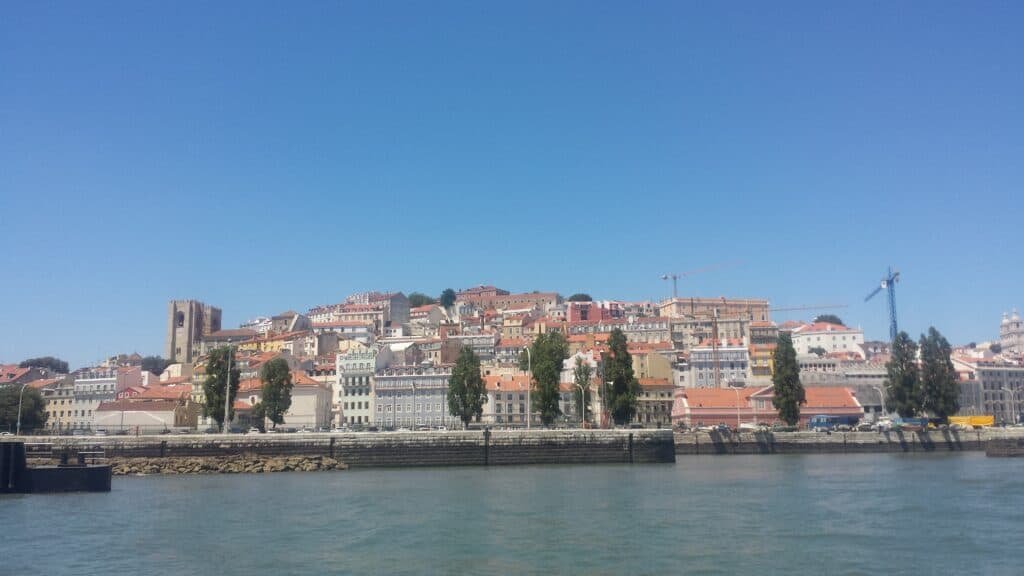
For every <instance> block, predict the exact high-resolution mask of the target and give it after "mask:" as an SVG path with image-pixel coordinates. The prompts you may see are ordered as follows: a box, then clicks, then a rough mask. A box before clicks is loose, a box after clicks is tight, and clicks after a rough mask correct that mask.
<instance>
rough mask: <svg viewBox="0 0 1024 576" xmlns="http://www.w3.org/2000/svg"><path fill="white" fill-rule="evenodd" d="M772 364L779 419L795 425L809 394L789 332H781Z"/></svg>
mask: <svg viewBox="0 0 1024 576" xmlns="http://www.w3.org/2000/svg"><path fill="white" fill-rule="evenodd" d="M772 364H773V369H772V405H773V406H775V409H776V410H778V411H779V420H782V421H783V422H785V423H786V424H787V425H789V426H795V425H796V423H797V422H799V421H800V405H801V404H804V403H806V402H807V396H806V393H805V392H804V385H803V384H801V383H800V365H799V364H797V361H796V350H795V349H794V348H793V337H792V336H791V335H790V333H789V332H783V333H781V334H779V341H778V345H777V346H776V347H775V353H774V357H773V358H772Z"/></svg>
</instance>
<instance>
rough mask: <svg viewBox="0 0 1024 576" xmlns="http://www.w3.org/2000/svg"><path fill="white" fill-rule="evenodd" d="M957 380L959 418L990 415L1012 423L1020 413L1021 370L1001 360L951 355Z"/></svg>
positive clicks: (1023, 401)
mask: <svg viewBox="0 0 1024 576" xmlns="http://www.w3.org/2000/svg"><path fill="white" fill-rule="evenodd" d="M951 359H952V360H953V367H954V368H956V371H957V375H958V377H959V380H960V414H961V415H974V414H991V415H993V416H995V419H996V422H1005V423H1008V424H1010V423H1016V422H1019V421H1020V415H1021V414H1022V413H1024V366H1021V365H1019V364H1017V363H1013V362H1008V361H1006V360H1004V359H1002V358H998V357H997V358H967V357H964V356H961V355H953V356H952V357H951Z"/></svg>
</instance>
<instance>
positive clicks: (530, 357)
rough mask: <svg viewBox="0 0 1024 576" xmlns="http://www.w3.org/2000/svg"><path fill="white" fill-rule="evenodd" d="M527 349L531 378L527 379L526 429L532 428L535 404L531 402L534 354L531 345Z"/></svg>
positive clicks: (527, 365) (528, 368)
mask: <svg viewBox="0 0 1024 576" xmlns="http://www.w3.org/2000/svg"><path fill="white" fill-rule="evenodd" d="M525 350H526V371H527V372H528V373H529V374H530V378H529V379H528V380H527V381H526V429H527V430H529V429H530V420H532V418H530V416H531V411H532V410H533V404H532V403H530V390H532V389H533V355H532V354H531V353H530V347H529V346H527V347H526V348H525Z"/></svg>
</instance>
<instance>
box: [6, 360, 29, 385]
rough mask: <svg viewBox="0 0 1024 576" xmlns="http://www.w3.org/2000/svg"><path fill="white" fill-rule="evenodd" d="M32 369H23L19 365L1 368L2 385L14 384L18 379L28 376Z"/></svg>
mask: <svg viewBox="0 0 1024 576" xmlns="http://www.w3.org/2000/svg"><path fill="white" fill-rule="evenodd" d="M31 369H32V368H31V367H28V368H21V367H19V366H18V365H17V364H4V365H3V366H0V384H7V383H9V382H14V381H15V380H17V379H18V378H21V377H22V376H24V375H25V374H27V373H28V371H29V370H31Z"/></svg>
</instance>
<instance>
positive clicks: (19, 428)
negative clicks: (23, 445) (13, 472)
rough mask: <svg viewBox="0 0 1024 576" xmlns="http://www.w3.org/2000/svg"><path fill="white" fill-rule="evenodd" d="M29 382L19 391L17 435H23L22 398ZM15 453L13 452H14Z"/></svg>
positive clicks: (12, 462)
mask: <svg viewBox="0 0 1024 576" xmlns="http://www.w3.org/2000/svg"><path fill="white" fill-rule="evenodd" d="M26 386H28V383H27V382H26V383H25V384H22V385H21V392H19V393H18V427H17V428H16V429H15V432H14V433H15V435H17V436H21V400H22V399H23V398H24V397H25V387H26ZM12 454H13V452H12ZM11 466H14V460H11Z"/></svg>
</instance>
